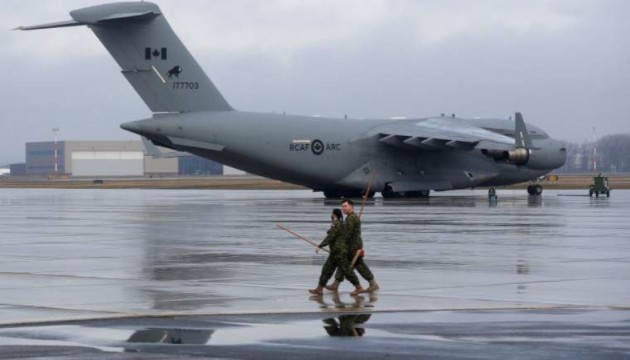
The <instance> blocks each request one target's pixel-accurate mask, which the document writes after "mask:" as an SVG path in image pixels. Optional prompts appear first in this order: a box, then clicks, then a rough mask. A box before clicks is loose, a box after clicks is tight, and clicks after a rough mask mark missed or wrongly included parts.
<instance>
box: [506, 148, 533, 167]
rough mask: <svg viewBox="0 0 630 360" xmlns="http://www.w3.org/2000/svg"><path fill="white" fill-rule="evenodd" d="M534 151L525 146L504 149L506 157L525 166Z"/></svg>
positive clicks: (516, 163)
mask: <svg viewBox="0 0 630 360" xmlns="http://www.w3.org/2000/svg"><path fill="white" fill-rule="evenodd" d="M531 154H532V151H531V150H529V149H525V148H518V149H514V150H510V151H504V152H503V156H504V159H505V160H507V161H509V162H512V163H514V164H515V165H519V166H523V165H527V164H528V163H529V160H530V157H531Z"/></svg>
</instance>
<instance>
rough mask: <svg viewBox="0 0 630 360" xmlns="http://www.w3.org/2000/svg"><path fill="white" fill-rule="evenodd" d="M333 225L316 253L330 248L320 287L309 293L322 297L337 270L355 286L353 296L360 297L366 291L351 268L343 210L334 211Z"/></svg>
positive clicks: (320, 279)
mask: <svg viewBox="0 0 630 360" xmlns="http://www.w3.org/2000/svg"><path fill="white" fill-rule="evenodd" d="M331 219H332V225H331V226H330V229H329V230H328V233H327V235H326V238H325V239H324V241H322V242H321V244H319V246H318V248H317V250H316V252H318V251H319V249H321V248H323V247H324V246H326V245H328V247H329V248H330V255H328V259H326V262H325V263H324V266H323V267H322V272H321V275H320V277H319V282H318V285H317V287H316V288H315V289H310V290H309V292H310V293H311V294H313V295H322V294H323V290H324V286H325V285H326V283H327V282H328V280H330V278H331V277H332V276H333V274H334V273H335V270H337V272H338V273H339V274H341V276H342V277H345V278H346V279H348V281H350V283H352V285H354V287H355V289H354V291H353V292H352V293H351V295H358V294H360V293H362V292H365V289H363V287H361V283H360V282H359V278H358V277H357V275H356V274H355V273H354V271H353V270H352V269H351V268H350V262H351V261H352V260H351V258H350V256H349V254H348V244H347V242H346V236H345V235H344V226H343V215H342V213H341V210H339V209H334V210H333V212H332V215H331Z"/></svg>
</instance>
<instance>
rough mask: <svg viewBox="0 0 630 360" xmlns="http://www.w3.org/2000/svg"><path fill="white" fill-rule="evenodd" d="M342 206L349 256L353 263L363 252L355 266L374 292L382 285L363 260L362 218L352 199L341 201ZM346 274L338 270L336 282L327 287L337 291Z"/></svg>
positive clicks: (368, 290) (368, 289) (369, 288)
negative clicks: (357, 255)
mask: <svg viewBox="0 0 630 360" xmlns="http://www.w3.org/2000/svg"><path fill="white" fill-rule="evenodd" d="M341 208H342V209H343V212H344V213H345V214H346V221H344V223H343V228H344V235H345V238H346V243H347V244H348V250H349V251H348V258H349V259H350V262H351V263H352V260H353V259H354V257H355V255H356V254H357V252H359V251H360V252H361V254H360V255H359V257H358V258H357V261H356V262H355V264H354V268H355V269H357V271H358V272H359V274H361V277H363V278H364V279H365V280H367V281H369V283H370V286H369V287H368V288H367V290H366V292H374V291H377V290H378V289H379V288H380V287H379V286H378V284H377V283H376V280H375V279H374V274H372V271H370V268H369V267H368V266H367V264H366V263H365V261H363V239H361V219H359V217H358V216H357V214H355V213H354V203H353V202H352V200H350V199H346V200H344V201H343V202H342V203H341ZM344 276H345V274H344V273H343V272H340V271H337V273H336V274H335V282H334V283H333V284H332V285H328V286H326V289H328V290H331V291H337V290H338V289H339V285H340V284H341V282H342V281H343V279H344Z"/></svg>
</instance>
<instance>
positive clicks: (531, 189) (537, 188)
mask: <svg viewBox="0 0 630 360" xmlns="http://www.w3.org/2000/svg"><path fill="white" fill-rule="evenodd" d="M527 193H528V194H529V195H533V196H540V195H542V193H543V187H542V185H540V184H532V185H529V186H528V187H527Z"/></svg>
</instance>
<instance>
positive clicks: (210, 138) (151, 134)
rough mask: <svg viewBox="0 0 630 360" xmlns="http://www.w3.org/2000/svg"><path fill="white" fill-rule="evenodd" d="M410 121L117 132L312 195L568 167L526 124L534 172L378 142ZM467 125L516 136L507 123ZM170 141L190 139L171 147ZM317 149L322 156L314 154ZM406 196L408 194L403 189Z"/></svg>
mask: <svg viewBox="0 0 630 360" xmlns="http://www.w3.org/2000/svg"><path fill="white" fill-rule="evenodd" d="M420 120H421V119H411V120H387V119H386V120H360V119H334V118H323V117H306V116H294V115H281V114H261V113H249V112H239V111H226V112H205V113H190V114H177V115H163V116H158V117H155V118H151V119H145V120H140V121H134V122H129V123H125V124H123V125H122V128H124V129H126V130H129V131H132V132H135V133H138V134H140V135H142V136H146V137H148V138H150V139H151V140H153V141H154V142H156V143H157V144H159V145H163V146H166V147H170V148H173V149H176V150H180V151H186V152H190V153H193V154H196V155H199V156H202V157H205V158H208V159H212V160H215V161H218V162H221V163H223V164H226V165H229V166H232V167H235V168H239V169H242V170H244V171H246V172H248V173H252V174H257V175H261V176H265V177H269V178H272V179H277V180H281V181H285V182H289V183H293V184H299V185H303V186H305V187H308V188H312V189H314V190H316V191H335V190H338V191H340V192H342V193H343V192H344V191H348V192H350V193H352V191H353V190H355V191H360V190H363V189H365V188H366V187H367V186H368V183H369V182H370V181H372V189H373V190H376V191H381V190H382V189H384V188H385V187H386V186H387V185H388V184H390V183H403V184H407V185H406V188H407V191H420V190H438V191H439V190H451V189H461V188H471V187H477V186H498V185H507V184H514V183H519V182H524V181H528V180H533V179H536V178H538V177H540V176H541V175H544V174H546V173H548V172H549V171H551V170H552V169H554V168H556V167H559V166H562V164H564V161H565V152H564V151H563V149H564V147H563V144H562V143H561V142H559V141H556V140H553V139H550V138H549V137H548V136H547V135H546V134H545V133H544V132H543V131H541V130H540V129H538V128H536V127H533V126H532V125H528V128H529V129H530V134H531V135H532V141H533V143H534V146H535V147H536V148H538V152H539V154H541V155H542V156H541V158H543V159H544V160H543V163H542V164H539V166H536V167H537V168H528V167H527V166H517V165H514V164H511V163H508V162H503V161H496V160H495V159H493V158H491V157H488V156H485V155H483V154H482V153H481V151H480V150H478V149H473V150H470V151H425V152H418V151H417V150H414V149H408V150H406V149H401V148H394V147H391V146H389V145H386V144H383V143H381V142H380V141H379V137H378V134H379V128H380V127H382V126H383V125H391V124H395V123H405V122H406V123H410V122H411V123H413V122H416V121H420ZM466 121H467V122H469V123H473V124H475V125H478V126H481V127H483V128H485V129H488V130H491V131H495V132H498V133H501V134H504V135H508V136H514V134H513V133H514V125H513V123H512V122H510V121H508V120H491V119H483V120H482V119H472V120H471V119H468V120H466ZM169 138H176V139H187V140H191V141H192V142H190V143H187V142H186V141H185V140H183V141H177V142H178V144H175V143H173V142H172V141H171V140H169ZM318 140H319V141H320V142H321V146H322V148H321V150H320V149H319V148H314V144H316V142H317V141H318ZM400 191H401V192H405V189H401V190H400Z"/></svg>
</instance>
